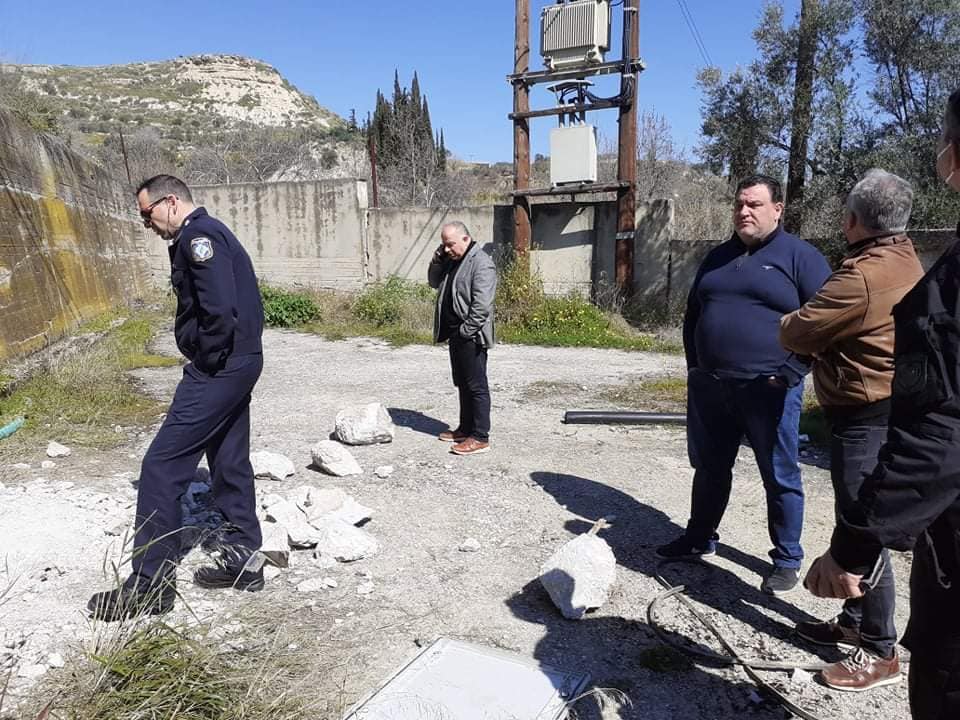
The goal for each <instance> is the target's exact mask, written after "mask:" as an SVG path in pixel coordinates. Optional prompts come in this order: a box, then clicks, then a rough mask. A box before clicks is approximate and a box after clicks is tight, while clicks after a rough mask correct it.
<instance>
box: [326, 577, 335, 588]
mask: <svg viewBox="0 0 960 720" xmlns="http://www.w3.org/2000/svg"><path fill="white" fill-rule="evenodd" d="M323 584H324V585H326V586H327V587H328V588H335V587H337V585H338V583H337V581H336V580H334V579H333V578H332V577H325V578H324V579H323Z"/></svg>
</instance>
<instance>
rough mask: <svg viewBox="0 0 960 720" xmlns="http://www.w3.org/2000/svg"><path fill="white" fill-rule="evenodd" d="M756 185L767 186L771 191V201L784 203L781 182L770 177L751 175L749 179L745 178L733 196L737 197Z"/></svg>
mask: <svg viewBox="0 0 960 720" xmlns="http://www.w3.org/2000/svg"><path fill="white" fill-rule="evenodd" d="M755 185H766V186H767V189H768V190H769V191H770V199H771V200H773V202H775V203H778V202H783V186H782V185H781V184H780V181H779V180H775V179H774V178H772V177H770V176H769V175H750V176H749V177H745V178H744V179H743V180H741V181H740V182H738V183H737V189H736V190H735V191H734V193H733V194H734V196H737V195H739V194H740V192H741V191H743V190H746V189H747V188H751V187H754V186H755Z"/></svg>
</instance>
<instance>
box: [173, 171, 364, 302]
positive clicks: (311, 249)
mask: <svg viewBox="0 0 960 720" xmlns="http://www.w3.org/2000/svg"><path fill="white" fill-rule="evenodd" d="M191 190H192V191H193V193H194V200H195V201H197V203H198V204H200V205H204V206H205V207H206V208H207V210H208V211H209V212H210V214H211V215H214V216H215V217H217V218H219V219H220V220H222V221H223V222H225V223H226V224H227V225H228V226H229V227H230V229H231V230H233V232H234V234H235V235H236V236H237V238H238V239H239V240H240V242H241V243H242V244H243V246H244V247H245V248H246V249H247V252H248V253H250V257H251V259H252V260H253V264H254V267H255V268H256V271H257V275H258V276H259V277H260V278H262V279H263V280H266V281H267V282H271V283H275V284H278V285H304V286H308V287H323V288H340V289H345V290H354V289H358V288H361V287H363V285H364V283H365V282H366V281H367V271H366V264H367V255H366V253H365V252H364V234H365V232H366V228H365V225H366V210H367V186H366V183H365V182H363V181H362V180H361V181H358V180H352V179H347V180H317V181H309V182H278V183H240V184H236V185H208V186H196V187H193V188H191Z"/></svg>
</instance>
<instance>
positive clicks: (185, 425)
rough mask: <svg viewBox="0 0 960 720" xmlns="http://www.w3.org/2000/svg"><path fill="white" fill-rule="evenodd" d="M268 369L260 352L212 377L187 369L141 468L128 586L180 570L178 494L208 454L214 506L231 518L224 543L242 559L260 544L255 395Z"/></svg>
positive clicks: (234, 360)
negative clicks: (253, 459) (253, 450)
mask: <svg viewBox="0 0 960 720" xmlns="http://www.w3.org/2000/svg"><path fill="white" fill-rule="evenodd" d="M262 368H263V356H262V355H243V356H236V357H230V358H228V359H227V363H226V366H225V367H224V368H223V369H222V370H220V371H219V372H217V374H216V375H206V374H205V373H203V372H201V371H200V370H198V369H197V368H196V367H194V365H193V364H192V363H191V364H189V365H187V366H185V367H184V369H183V379H181V381H180V384H179V385H178V386H177V390H176V392H175V393H174V396H173V403H172V404H171V405H170V410H169V411H168V413H167V417H166V419H165V420H164V421H163V425H162V426H161V427H160V431H159V432H158V433H157V436H156V437H155V438H154V439H153V442H152V443H151V444H150V449H149V450H147V454H146V455H145V456H144V458H143V464H142V466H141V469H140V485H139V488H138V491H137V518H136V535H135V536H134V555H133V560H132V563H131V564H132V566H133V573H132V574H131V576H130V578H129V580H128V581H127V582H128V584H129V585H131V586H132V585H136V584H139V585H141V586H143V585H148V584H150V583H151V582H152V581H153V580H154V579H157V580H159V579H160V578H161V577H163V576H168V575H170V574H172V573H173V571H174V570H175V569H176V564H177V562H178V560H179V557H180V534H181V533H180V530H181V529H182V526H183V522H182V516H181V510H180V497H181V496H182V495H183V494H184V492H186V490H187V488H188V487H189V486H190V482H191V481H192V480H193V478H194V475H195V473H196V470H197V465H198V463H199V462H200V458H201V457H202V456H203V455H204V454H206V456H207V462H208V463H209V465H210V478H211V482H212V485H213V501H214V505H215V506H216V507H217V509H218V510H220V512H221V513H222V514H223V516H224V518H225V519H226V526H225V532H224V533H223V535H222V540H223V542H224V544H227V545H230V546H231V548H233V549H234V550H235V551H236V553H237V557H238V561H242V560H245V556H249V555H250V553H252V552H253V551H254V550H257V549H258V548H259V547H260V543H261V535H260V521H259V520H258V519H257V502H256V492H255V489H254V481H253V468H252V466H251V465H250V393H251V392H252V390H253V386H254V385H255V384H256V382H257V379H258V378H259V377H260V371H261V370H262Z"/></svg>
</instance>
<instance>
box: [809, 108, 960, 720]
mask: <svg viewBox="0 0 960 720" xmlns="http://www.w3.org/2000/svg"><path fill="white" fill-rule="evenodd" d="M937 173H938V175H939V176H940V177H941V178H942V179H943V180H944V181H945V182H946V183H947V185H949V186H950V187H951V188H953V189H954V190H957V191H960V90H957V91H956V92H954V93H953V94H952V95H951V96H950V100H949V103H948V106H947V112H946V116H945V118H944V127H943V135H942V137H941V141H940V147H939V154H938V155H937ZM958 234H960V228H958ZM893 316H894V322H895V324H896V338H895V340H894V343H895V345H894V357H895V359H894V364H895V374H894V380H893V395H892V406H891V413H890V426H889V429H888V434H887V442H886V444H885V445H884V446H883V448H882V449H881V451H880V455H879V462H878V464H877V467H876V469H875V470H874V471H873V473H872V474H871V475H870V476H869V477H868V478H867V479H866V481H865V482H864V483H863V485H862V487H861V489H860V493H859V499H858V502H857V504H856V505H855V506H854V507H853V508H849V509H848V510H846V511H844V512H843V514H842V516H841V517H840V519H839V522H838V525H837V528H836V530H834V533H833V538H832V540H831V542H830V550H829V552H827V553H825V554H824V555H823V556H822V557H821V558H819V559H818V560H817V561H816V562H815V563H814V564H813V565H812V566H811V568H810V572H809V573H808V574H807V578H806V580H805V585H806V586H807V587H808V588H809V589H810V590H811V592H813V593H814V594H815V595H818V596H820V597H834V598H850V597H860V596H861V595H862V594H863V591H864V590H866V592H870V590H869V586H870V577H871V576H872V577H873V578H876V577H878V576H879V574H880V573H879V570H880V569H881V568H880V567H878V565H879V563H880V561H879V556H880V551H881V548H884V547H887V548H893V549H895V550H910V549H912V550H913V566H912V568H911V573H910V619H909V622H908V624H907V630H906V633H905V634H904V637H903V640H902V644H903V645H904V646H905V647H906V648H908V649H909V650H910V652H911V658H910V711H911V714H912V716H913V718H914V720H919V719H921V718H922V720H948V719H949V720H956V718H960V240H957V241H955V242H954V243H953V245H951V246H950V247H949V248H948V249H947V250H946V251H945V252H944V253H943V255H942V256H941V257H940V259H939V260H937V262H936V263H935V264H934V265H933V267H931V268H930V270H929V271H928V272H927V274H926V275H924V277H923V278H922V279H921V280H920V281H919V282H918V283H917V285H916V286H915V287H914V288H913V289H912V290H910V292H908V293H907V294H906V295H905V296H904V298H903V300H901V302H900V303H899V304H898V305H897V306H896V307H895V308H894V311H893ZM871 570H872V572H871ZM865 576H867V580H866V581H864V577H865Z"/></svg>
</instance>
